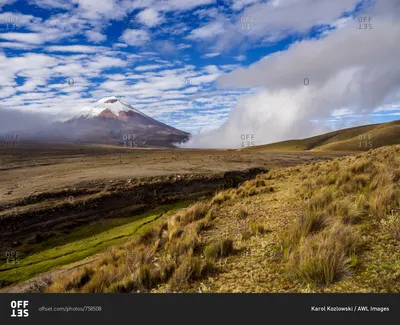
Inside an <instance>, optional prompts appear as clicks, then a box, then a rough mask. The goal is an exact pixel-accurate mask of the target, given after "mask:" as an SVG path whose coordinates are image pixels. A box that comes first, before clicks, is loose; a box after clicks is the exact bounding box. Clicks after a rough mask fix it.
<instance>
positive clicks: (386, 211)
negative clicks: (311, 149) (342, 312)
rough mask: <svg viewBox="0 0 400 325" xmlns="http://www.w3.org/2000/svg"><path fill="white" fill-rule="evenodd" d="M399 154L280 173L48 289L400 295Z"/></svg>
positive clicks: (197, 209)
mask: <svg viewBox="0 0 400 325" xmlns="http://www.w3.org/2000/svg"><path fill="white" fill-rule="evenodd" d="M399 157H400V146H393V147H384V148H380V149H377V150H373V151H369V152H366V153H363V154H360V155H358V156H351V157H343V158H338V159H335V160H333V161H325V162H319V163H312V164H304V165H302V166H298V167H295V168H277V169H274V170H271V171H270V172H269V173H268V174H265V175H259V176H258V177H257V178H256V179H254V180H251V181H246V182H245V183H243V184H242V185H240V186H238V187H237V188H235V189H230V190H226V191H221V192H219V193H217V194H216V195H215V196H214V197H213V198H212V199H211V200H210V201H206V202H199V203H197V204H195V205H193V206H191V207H189V208H187V209H186V210H184V211H182V212H180V213H178V214H177V215H175V216H172V217H170V218H169V219H168V220H166V221H165V222H164V223H163V224H162V225H161V226H159V227H157V228H152V229H150V230H149V231H148V232H146V233H144V234H143V235H142V237H141V238H139V239H137V240H133V241H132V242H130V243H129V244H126V245H124V246H122V247H120V248H118V249H115V250H114V251H113V253H112V254H111V252H110V253H108V254H107V256H105V258H104V259H103V260H102V261H101V262H100V261H99V263H98V264H96V265H93V266H92V267H91V269H92V271H91V272H93V273H89V275H88V277H89V279H87V278H85V277H83V279H84V281H81V280H80V279H81V278H82V276H80V275H76V276H74V277H71V279H59V280H57V281H56V282H55V283H54V284H53V285H52V286H51V287H50V288H49V291H51V292H132V291H134V292H165V290H174V291H184V292H195V291H196V292H197V291H201V292H207V291H208V292H209V291H211V292H266V291H267V292H389V291H397V292H399V291H400V281H399V279H400V265H399V263H398V260H399V259H400V249H399V246H398V245H399V240H400V235H399V234H400V221H399V220H400V218H399V211H400V200H399V197H400V184H399V183H398V180H399V179H400V159H399ZM265 229H268V232H266V231H265ZM261 234H263V235H262V236H261ZM221 238H222V240H221ZM223 238H228V239H223ZM233 247H235V251H236V252H238V253H237V254H232V253H233V252H234V250H233ZM396 247H397V248H396ZM220 259H223V260H220ZM243 274H246V277H243Z"/></svg>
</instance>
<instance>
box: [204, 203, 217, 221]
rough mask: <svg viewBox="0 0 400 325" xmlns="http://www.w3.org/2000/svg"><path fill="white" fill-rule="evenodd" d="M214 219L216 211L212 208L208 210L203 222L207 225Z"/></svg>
mask: <svg viewBox="0 0 400 325" xmlns="http://www.w3.org/2000/svg"><path fill="white" fill-rule="evenodd" d="M216 217H217V209H216V208H215V207H214V206H212V207H211V208H210V210H208V212H207V214H206V216H205V219H204V220H205V221H206V223H207V224H209V223H210V222H211V221H213V220H214V219H215V218H216Z"/></svg>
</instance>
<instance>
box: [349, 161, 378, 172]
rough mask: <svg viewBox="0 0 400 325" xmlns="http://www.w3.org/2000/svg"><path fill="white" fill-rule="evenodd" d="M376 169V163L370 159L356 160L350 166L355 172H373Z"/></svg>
mask: <svg viewBox="0 0 400 325" xmlns="http://www.w3.org/2000/svg"><path fill="white" fill-rule="evenodd" d="M373 169H374V163H373V162H372V161H371V160H370V159H363V160H359V161H355V162H354V163H352V164H351V165H350V166H349V170H350V171H351V172H352V173H353V174H363V173H367V172H371V171H372V170H373Z"/></svg>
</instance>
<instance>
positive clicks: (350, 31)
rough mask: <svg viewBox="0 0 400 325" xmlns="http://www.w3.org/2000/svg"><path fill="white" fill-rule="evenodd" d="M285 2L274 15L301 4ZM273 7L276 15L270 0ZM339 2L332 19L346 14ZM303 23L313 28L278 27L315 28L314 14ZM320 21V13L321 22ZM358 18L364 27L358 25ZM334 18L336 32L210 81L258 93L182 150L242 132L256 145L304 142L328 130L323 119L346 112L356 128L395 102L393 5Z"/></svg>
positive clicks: (398, 89)
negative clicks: (353, 117) (215, 127)
mask: <svg viewBox="0 0 400 325" xmlns="http://www.w3.org/2000/svg"><path fill="white" fill-rule="evenodd" d="M291 2H292V3H293V6H289V7H283V8H282V11H284V12H286V13H288V10H289V9H290V8H292V10H294V11H295V10H296V8H298V6H297V4H298V3H300V2H305V1H291ZM350 2H351V1H347V4H349V3H350ZM269 3H270V5H269V6H271V5H272V4H271V3H274V2H269ZM275 3H276V4H277V7H276V9H277V10H278V9H279V5H278V1H275ZM345 3H346V1H336V2H335V5H336V6H337V8H336V9H337V10H336V12H335V13H336V14H338V13H340V10H343V9H348V7H346V6H345ZM352 4H354V1H353V2H352ZM257 6H263V5H261V4H259V5H257ZM267 6H268V5H267ZM260 8H261V7H260ZM269 9H271V8H269ZM339 9H340V10H339ZM247 10H248V11H249V10H254V8H253V9H252V8H249V9H247ZM260 10H261V9H260ZM321 10H322V8H321ZM321 12H322V13H324V12H325V11H324V10H322V11H321ZM254 14H255V13H254ZM326 14H327V13H326ZM299 16H301V15H299ZM319 17H321V16H319ZM360 17H362V18H360ZM309 18H310V19H312V23H313V24H311V23H310V21H307V22H304V21H303V20H302V21H299V22H298V23H297V24H296V25H295V21H294V20H292V19H287V21H288V22H289V23H288V25H287V26H286V27H287V28H290V29H293V28H296V30H299V31H304V29H305V28H309V27H311V26H312V25H316V24H318V23H319V21H318V20H317V17H309ZM328 18H330V17H329V16H328V14H327V16H326V17H325V18H324V20H327V19H328ZM359 19H360V20H361V19H362V20H366V23H367V24H371V26H369V25H368V26H367V28H364V25H363V24H364V21H362V23H361V25H360V21H359ZM339 20H340V24H339V23H338V24H337V26H336V28H334V29H327V30H326V32H325V33H323V34H322V35H321V36H320V37H318V38H310V39H305V40H302V41H298V42H295V43H293V44H291V45H290V47H289V48H288V49H287V50H285V51H281V52H277V53H274V54H272V55H268V56H266V57H264V58H263V59H261V60H260V61H258V62H256V63H254V64H252V65H250V66H249V67H247V68H239V69H236V70H234V71H233V72H231V73H228V74H224V75H222V76H220V77H219V78H218V79H217V81H218V83H219V85H220V86H221V87H229V88H231V87H234V88H256V89H258V91H257V93H256V94H255V95H253V96H247V97H244V98H241V99H239V101H238V103H237V105H236V107H235V108H233V109H232V111H231V112H230V115H229V117H228V119H227V120H226V122H225V123H223V125H222V126H220V127H219V128H218V129H214V130H212V131H207V132H201V133H198V134H195V135H194V136H193V137H192V139H191V140H190V142H189V143H187V144H186V145H185V146H186V147H201V148H203V147H211V148H237V147H240V145H241V143H242V142H241V137H242V136H243V134H254V135H255V142H256V145H260V144H265V143H271V142H275V141H280V140H286V139H293V138H304V137H308V136H312V135H315V134H318V133H321V132H324V131H328V130H329V128H328V126H329V123H327V122H329V120H330V118H331V117H332V116H333V115H335V114H336V113H338V112H347V113H351V114H353V116H356V117H357V118H358V122H359V123H362V122H366V121H365V120H363V116H365V115H366V114H369V113H371V112H374V111H376V110H379V109H380V108H381V107H382V106H385V105H390V104H394V103H398V102H399V100H400V64H399V61H398V58H399V57H400V44H399V42H398V39H399V37H400V3H399V2H398V1H396V0H388V1H379V2H378V1H377V2H375V4H374V5H372V6H370V7H365V8H362V9H361V11H360V12H358V13H357V15H354V16H349V17H345V18H343V17H339V18H338V22H339ZM274 21H275V18H274ZM269 23H270V24H272V25H274V22H273V21H272V22H269ZM280 27H281V28H284V27H285V26H280ZM360 27H361V28H360ZM354 124H357V122H354V123H353V125H354ZM340 126H341V127H343V125H340Z"/></svg>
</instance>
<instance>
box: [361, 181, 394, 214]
mask: <svg viewBox="0 0 400 325" xmlns="http://www.w3.org/2000/svg"><path fill="white" fill-rule="evenodd" d="M368 204H369V210H370V212H371V214H372V215H373V216H374V217H375V218H378V219H381V218H383V217H385V216H386V215H387V214H388V213H389V212H390V211H391V210H392V209H393V208H394V207H396V205H397V204H398V202H397V199H396V194H395V191H394V189H393V187H392V186H387V187H384V188H381V189H379V191H378V190H376V191H374V192H372V193H371V194H370V195H369V199H368Z"/></svg>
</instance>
